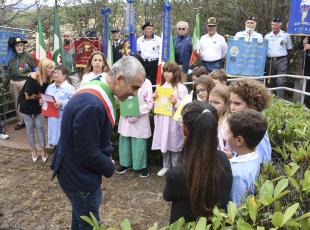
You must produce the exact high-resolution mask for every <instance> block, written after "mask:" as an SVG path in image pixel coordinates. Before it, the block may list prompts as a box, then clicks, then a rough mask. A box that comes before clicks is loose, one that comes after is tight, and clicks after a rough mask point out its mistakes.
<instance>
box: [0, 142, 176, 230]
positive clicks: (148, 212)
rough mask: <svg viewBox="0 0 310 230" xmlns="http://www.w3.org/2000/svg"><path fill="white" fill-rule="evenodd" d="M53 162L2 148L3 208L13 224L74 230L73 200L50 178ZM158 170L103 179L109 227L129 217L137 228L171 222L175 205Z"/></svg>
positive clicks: (0, 193) (30, 228)
mask: <svg viewBox="0 0 310 230" xmlns="http://www.w3.org/2000/svg"><path fill="white" fill-rule="evenodd" d="M50 161H51V159H49V161H48V163H47V164H43V162H42V160H39V161H38V162H36V163H35V164H34V163H32V160H31V157H30V154H29V153H28V152H27V151H23V150H14V149H9V148H6V147H0V208H2V209H3V210H4V212H5V213H4V214H5V222H6V223H7V224H9V225H10V226H16V227H20V228H22V229H24V230H43V229H46V230H63V229H70V218H71V209H70V206H69V202H68V201H67V199H66V197H65V196H64V194H63V193H62V191H61V189H60V187H59V186H58V183H57V179H55V180H54V181H50V180H49V178H50V173H51V172H50V170H49V165H50ZM157 170H158V167H151V168H150V171H151V175H150V177H149V178H140V177H139V176H138V174H136V173H135V172H128V173H126V174H124V175H117V174H115V175H114V176H113V177H112V178H111V179H104V182H103V190H104V200H103V205H102V206H101V207H102V208H101V216H102V218H103V219H104V222H105V223H106V225H108V226H114V227H117V226H119V223H120V222H121V221H122V220H123V219H124V218H128V219H129V220H130V222H131V224H132V225H133V227H134V229H147V227H148V226H150V225H153V224H154V223H155V222H157V223H158V224H159V226H165V225H167V223H168V221H169V212H170V205H169V204H168V203H167V202H165V201H163V199H162V191H163V186H164V182H165V180H164V178H159V177H157V176H156V171H157Z"/></svg>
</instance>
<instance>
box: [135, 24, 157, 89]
mask: <svg viewBox="0 0 310 230" xmlns="http://www.w3.org/2000/svg"><path fill="white" fill-rule="evenodd" d="M147 26H153V25H152V24H151V23H150V22H147V23H145V24H144V25H143V26H142V29H143V30H144V28H145V27H147ZM160 44H161V38H160V37H158V36H157V35H155V34H153V36H152V38H150V39H147V38H146V37H145V36H142V37H139V38H138V40H137V51H138V52H139V53H140V55H141V58H142V60H143V61H142V65H143V67H144V69H145V72H146V77H147V78H148V79H150V81H151V82H152V84H153V85H155V84H156V75H157V66H158V59H159V53H160V52H159V51H160Z"/></svg>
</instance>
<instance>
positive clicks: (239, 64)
mask: <svg viewBox="0 0 310 230" xmlns="http://www.w3.org/2000/svg"><path fill="white" fill-rule="evenodd" d="M267 51H268V41H267V40H264V41H263V42H258V41H257V39H253V40H252V41H251V42H247V41H245V40H244V38H239V39H238V40H237V39H234V37H232V36H229V37H228V49H227V55H226V72H227V74H229V75H238V76H253V77H254V76H255V77H256V76H263V75H264V70H265V64H266V57H267Z"/></svg>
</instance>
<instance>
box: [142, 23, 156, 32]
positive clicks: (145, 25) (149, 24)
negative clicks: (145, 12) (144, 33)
mask: <svg viewBox="0 0 310 230" xmlns="http://www.w3.org/2000/svg"><path fill="white" fill-rule="evenodd" d="M148 26H151V27H154V25H153V23H152V22H146V23H144V25H143V26H142V30H144V29H145V27H148Z"/></svg>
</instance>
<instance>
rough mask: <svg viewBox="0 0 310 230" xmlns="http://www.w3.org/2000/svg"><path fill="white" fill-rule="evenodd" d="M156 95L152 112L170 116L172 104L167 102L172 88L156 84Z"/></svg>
mask: <svg viewBox="0 0 310 230" xmlns="http://www.w3.org/2000/svg"><path fill="white" fill-rule="evenodd" d="M156 92H157V94H158V97H157V98H156V100H155V105H154V113H156V114H162V115H167V116H172V112H173V105H172V103H170V102H169V97H170V96H171V95H172V94H173V89H172V88H166V87H162V86H157V88H156Z"/></svg>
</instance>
